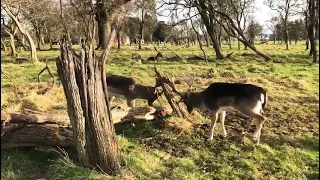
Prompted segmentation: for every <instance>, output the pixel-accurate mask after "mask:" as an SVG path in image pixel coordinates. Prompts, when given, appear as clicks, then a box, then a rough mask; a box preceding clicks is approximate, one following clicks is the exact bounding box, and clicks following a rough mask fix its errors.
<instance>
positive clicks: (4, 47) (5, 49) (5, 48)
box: [1, 38, 8, 52]
mask: <svg viewBox="0 0 320 180" xmlns="http://www.w3.org/2000/svg"><path fill="white" fill-rule="evenodd" d="M1 45H2V47H3V50H4V52H7V51H8V49H7V46H6V44H5V43H4V42H3V39H2V38H1Z"/></svg>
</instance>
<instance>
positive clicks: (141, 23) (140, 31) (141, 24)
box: [138, 8, 145, 50]
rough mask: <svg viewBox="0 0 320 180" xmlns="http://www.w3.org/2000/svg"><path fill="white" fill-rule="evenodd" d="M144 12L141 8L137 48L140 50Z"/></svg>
mask: <svg viewBox="0 0 320 180" xmlns="http://www.w3.org/2000/svg"><path fill="white" fill-rule="evenodd" d="M144 16H145V14H144V10H143V8H142V12H141V22H140V24H139V34H140V36H139V46H138V49H139V50H141V48H142V39H143V29H144Z"/></svg>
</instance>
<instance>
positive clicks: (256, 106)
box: [179, 82, 268, 144]
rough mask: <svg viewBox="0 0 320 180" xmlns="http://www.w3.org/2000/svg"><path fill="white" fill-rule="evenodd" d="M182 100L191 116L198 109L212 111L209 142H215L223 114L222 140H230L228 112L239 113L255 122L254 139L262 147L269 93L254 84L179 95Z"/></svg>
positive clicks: (218, 86) (219, 84)
mask: <svg viewBox="0 0 320 180" xmlns="http://www.w3.org/2000/svg"><path fill="white" fill-rule="evenodd" d="M179 94H180V95H181V100H180V101H182V102H183V103H184V104H185V105H186V107H187V110H188V112H189V113H192V111H193V110H194V109H195V108H199V109H207V110H209V111H210V116H211V127H210V133H209V137H208V140H209V141H212V140H213V133H214V128H215V126H216V122H217V119H218V115H219V114H220V121H221V124H222V129H223V136H224V137H227V131H226V129H225V126H224V121H225V117H226V111H228V110H237V111H239V112H241V113H242V114H244V115H246V116H249V117H251V118H253V123H254V125H255V126H256V130H255V132H254V133H253V139H254V141H256V143H257V144H259V143H260V136H261V129H262V125H263V124H264V122H265V119H266V118H265V117H264V116H262V115H261V113H263V109H264V108H265V106H266V104H267V99H268V98H267V93H266V90H264V89H263V88H261V87H259V86H256V85H253V84H242V83H224V82H216V83H212V84H211V85H210V86H208V87H207V88H206V89H205V90H203V91H199V92H184V93H179Z"/></svg>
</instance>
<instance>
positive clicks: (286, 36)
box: [284, 20, 289, 50]
mask: <svg viewBox="0 0 320 180" xmlns="http://www.w3.org/2000/svg"><path fill="white" fill-rule="evenodd" d="M284 42H285V43H286V50H289V32H288V27H287V20H285V22H284Z"/></svg>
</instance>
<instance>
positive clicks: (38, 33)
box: [36, 29, 41, 50]
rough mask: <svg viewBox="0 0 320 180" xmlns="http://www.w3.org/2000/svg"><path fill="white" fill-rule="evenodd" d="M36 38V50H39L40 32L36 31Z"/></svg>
mask: <svg viewBox="0 0 320 180" xmlns="http://www.w3.org/2000/svg"><path fill="white" fill-rule="evenodd" d="M36 37H37V49H39V50H41V35H40V30H38V29H36Z"/></svg>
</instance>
